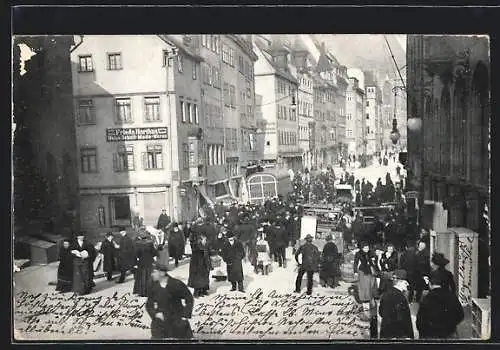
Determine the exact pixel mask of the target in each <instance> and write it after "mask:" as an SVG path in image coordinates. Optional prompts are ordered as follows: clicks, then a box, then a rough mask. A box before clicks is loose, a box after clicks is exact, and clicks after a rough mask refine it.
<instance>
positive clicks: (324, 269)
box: [319, 234, 339, 288]
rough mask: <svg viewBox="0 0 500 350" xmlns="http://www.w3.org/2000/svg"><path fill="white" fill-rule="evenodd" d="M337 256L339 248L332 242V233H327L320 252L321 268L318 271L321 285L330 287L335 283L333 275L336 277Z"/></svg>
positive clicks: (333, 286)
mask: <svg viewBox="0 0 500 350" xmlns="http://www.w3.org/2000/svg"><path fill="white" fill-rule="evenodd" d="M338 258H339V250H338V248H337V245H336V244H335V243H334V242H333V237H332V235H331V234H328V235H327V236H326V244H325V246H324V247H323V252H322V254H321V270H320V273H319V277H320V280H321V281H322V283H323V287H326V286H329V287H330V288H335V286H336V285H337V283H336V281H335V277H337V264H338Z"/></svg>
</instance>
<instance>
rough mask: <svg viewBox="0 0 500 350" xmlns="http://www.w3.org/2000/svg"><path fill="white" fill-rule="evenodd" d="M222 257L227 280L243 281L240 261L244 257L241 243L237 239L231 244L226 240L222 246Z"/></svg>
mask: <svg viewBox="0 0 500 350" xmlns="http://www.w3.org/2000/svg"><path fill="white" fill-rule="evenodd" d="M222 258H223V259H224V261H225V262H226V264H227V276H228V280H229V282H240V281H243V265H242V263H241V261H242V260H243V259H244V258H245V249H244V248H243V244H241V242H239V241H235V242H234V244H233V245H231V244H230V243H229V242H227V243H226V244H225V246H224V248H223V252H222Z"/></svg>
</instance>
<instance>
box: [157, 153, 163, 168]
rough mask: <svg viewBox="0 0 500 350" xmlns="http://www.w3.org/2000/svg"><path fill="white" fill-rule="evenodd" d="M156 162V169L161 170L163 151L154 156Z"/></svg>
mask: <svg viewBox="0 0 500 350" xmlns="http://www.w3.org/2000/svg"><path fill="white" fill-rule="evenodd" d="M156 160H157V164H156V167H157V168H158V169H163V150H162V151H161V152H160V153H157V154H156Z"/></svg>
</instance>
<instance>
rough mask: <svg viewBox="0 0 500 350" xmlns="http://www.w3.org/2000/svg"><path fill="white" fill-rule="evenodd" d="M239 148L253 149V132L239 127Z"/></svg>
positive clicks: (244, 149) (246, 150)
mask: <svg viewBox="0 0 500 350" xmlns="http://www.w3.org/2000/svg"><path fill="white" fill-rule="evenodd" d="M241 140H242V141H241V150H242V151H244V152H249V151H254V150H255V134H254V133H253V132H250V131H248V130H244V129H241Z"/></svg>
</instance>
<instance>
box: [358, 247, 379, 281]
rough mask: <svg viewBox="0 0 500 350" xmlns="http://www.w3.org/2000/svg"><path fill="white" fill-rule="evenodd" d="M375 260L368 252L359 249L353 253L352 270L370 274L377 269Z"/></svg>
mask: <svg viewBox="0 0 500 350" xmlns="http://www.w3.org/2000/svg"><path fill="white" fill-rule="evenodd" d="M375 262H376V260H375V258H374V257H373V256H372V255H371V254H370V252H368V253H365V252H363V251H361V250H360V251H358V252H357V253H356V254H354V272H355V273H357V272H358V271H363V273H364V274H367V275H371V274H372V273H373V272H376V271H377V270H376V269H377V268H376V266H375Z"/></svg>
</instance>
